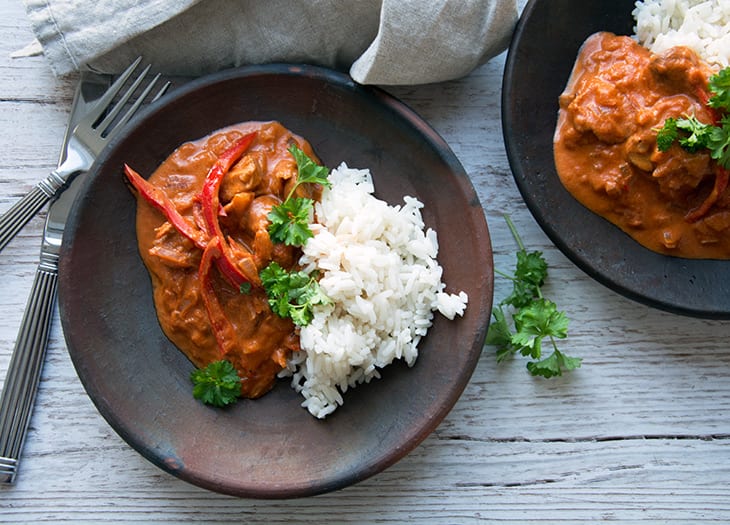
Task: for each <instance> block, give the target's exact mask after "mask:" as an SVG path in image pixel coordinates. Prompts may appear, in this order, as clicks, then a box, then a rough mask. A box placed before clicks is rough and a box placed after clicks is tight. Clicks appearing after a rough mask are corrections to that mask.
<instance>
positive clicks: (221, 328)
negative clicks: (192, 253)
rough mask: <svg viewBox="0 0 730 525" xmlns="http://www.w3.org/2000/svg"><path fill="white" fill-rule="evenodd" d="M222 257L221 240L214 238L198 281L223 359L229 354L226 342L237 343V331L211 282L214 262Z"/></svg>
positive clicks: (205, 256)
mask: <svg viewBox="0 0 730 525" xmlns="http://www.w3.org/2000/svg"><path fill="white" fill-rule="evenodd" d="M221 257H222V252H221V240H220V238H219V237H213V238H212V239H211V240H210V242H209V243H208V245H207V246H206V247H205V250H203V256H202V257H201V259H200V266H199V267H198V281H199V282H200V290H201V296H202V298H203V304H205V309H206V310H207V312H208V319H209V321H210V326H211V327H212V329H213V335H215V340H216V342H217V343H218V349H219V350H220V355H221V357H223V356H224V355H225V354H226V353H227V349H226V342H227V341H236V330H235V328H234V327H233V325H232V324H231V322H230V321H229V320H228V318H227V317H226V314H225V312H224V311H223V307H222V306H221V304H220V301H218V297H217V296H216V294H215V289H214V288H213V281H212V280H211V269H212V267H213V262H214V261H218V260H220V258H221Z"/></svg>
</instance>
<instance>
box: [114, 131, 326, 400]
mask: <svg viewBox="0 0 730 525" xmlns="http://www.w3.org/2000/svg"><path fill="white" fill-rule="evenodd" d="M252 133H253V134H254V135H250V136H249V134H252ZM292 143H295V144H297V145H298V146H299V147H300V148H301V149H302V150H303V151H304V152H305V153H306V154H307V155H309V156H310V157H311V158H313V159H316V157H315V156H314V154H313V152H312V148H311V146H310V145H309V144H308V143H307V142H306V141H305V140H304V139H302V138H301V137H299V136H297V135H294V134H293V133H291V132H290V131H288V130H287V129H285V128H284V127H283V126H282V125H281V124H279V123H276V122H268V123H261V122H249V123H243V124H239V125H235V126H232V127H229V128H225V129H222V130H219V131H217V132H214V133H213V134H211V135H210V136H208V137H205V138H202V139H200V140H195V141H191V142H187V143H185V144H182V145H181V146H180V147H179V148H178V149H177V150H175V151H174V152H173V153H172V154H171V155H170V156H169V157H168V158H167V159H166V160H165V161H164V162H163V163H162V164H161V165H160V166H159V167H158V168H157V170H156V171H155V172H154V173H153V174H152V175H151V176H150V177H149V179H148V181H147V183H146V184H145V182H144V180H143V179H142V180H140V179H141V178H140V179H136V180H135V179H133V172H132V171H131V170H130V169H129V168H127V170H128V172H127V175H128V178H130V181H132V185H133V186H134V187H135V188H136V189H137V190H138V191H137V195H138V196H137V203H138V204H137V224H136V227H137V239H138V245H139V252H140V255H141V257H142V260H143V261H144V264H145V266H146V267H147V269H148V271H149V274H150V277H151V280H152V285H153V289H154V303H155V307H156V310H157V317H158V320H159V323H160V326H161V327H162V329H163V331H164V332H165V334H166V335H167V337H168V338H169V339H170V340H171V341H172V342H173V343H174V344H175V345H176V346H177V347H178V348H180V350H181V351H182V352H184V353H185V355H187V356H188V358H189V359H190V360H191V361H192V362H193V364H195V366H197V367H204V366H206V365H208V364H209V363H211V362H213V361H218V360H220V359H227V360H229V361H231V363H232V364H233V365H234V367H235V368H236V370H237V371H238V373H239V376H240V377H241V379H242V381H241V393H242V395H243V396H244V397H249V398H256V397H259V396H261V395H263V394H265V393H266V392H267V391H268V390H270V389H271V387H272V386H273V384H274V382H275V379H276V374H277V373H278V372H279V371H280V370H281V369H282V368H283V367H284V366H285V365H286V359H287V357H288V356H289V354H290V353H291V352H292V351H296V350H299V337H298V335H297V333H296V331H295V329H294V325H293V324H292V322H291V320H289V319H283V318H281V317H279V316H278V315H276V314H274V313H273V312H272V311H271V309H270V307H269V305H268V300H267V296H266V293H265V292H264V290H263V289H262V288H261V286H260V281H259V280H258V272H259V271H260V270H261V269H263V268H264V267H266V266H267V265H268V264H269V263H270V262H271V261H276V262H277V263H279V264H280V265H281V266H282V267H284V268H286V269H291V268H292V267H294V266H295V265H296V262H297V260H298V258H299V256H300V250H299V249H298V248H294V247H291V246H285V245H283V244H279V243H273V242H272V240H271V239H270V237H269V234H268V232H267V228H268V224H269V221H268V219H267V215H268V213H269V211H270V210H271V208H272V206H275V205H277V204H280V203H281V202H282V200H283V199H285V198H286V196H287V195H288V193H289V191H290V189H291V188H292V187H293V185H294V183H295V181H296V177H297V165H296V162H295V160H294V158H293V157H292V155H291V154H290V153H289V152H288V151H287V149H288V147H289V145H290V144H292ZM236 144H239V145H240V146H243V148H241V147H239V148H238V149H239V150H240V149H244V151H243V152H242V153H241V152H240V151H238V152H236V155H235V156H234V157H231V154H230V152H231V151H232V150H233V149H235V148H236ZM232 146H233V148H232ZM239 155H240V159H237V157H238V156H239ZM227 156H228V157H229V158H228V160H229V161H230V162H233V163H232V165H231V166H230V168H229V169H225V168H224V169H223V170H222V171H221V172H220V174H221V175H222V178H220V180H219V181H218V183H217V184H216V182H215V181H212V182H211V180H210V179H211V175H212V174H214V173H215V170H216V169H218V168H220V163H221V159H225V158H227ZM231 159H233V160H231ZM230 162H229V163H230ZM217 163H218V164H217ZM206 178H208V182H207V183H206ZM206 184H208V186H209V187H208V188H207V194H206V190H204V186H206ZM154 188H156V189H157V191H161V192H162V195H159V194H158V195H156V196H155V198H156V199H157V200H156V201H155V200H154V199H153V198H152V197H150V195H149V193H154V192H155V190H154ZM318 191H319V189H318V188H316V187H314V186H313V185H311V184H303V185H301V186H299V187H298V188H297V190H296V194H297V195H298V196H306V197H310V198H317V197H318ZM162 201H164V203H165V204H164V205H163V204H160V202H162ZM152 202H154V203H155V205H153V204H152ZM206 202H207V205H208V207H209V208H210V209H212V210H214V212H213V213H211V214H210V216H206ZM165 206H167V207H168V212H167V214H166V213H165V211H164V210H165ZM170 206H171V207H173V208H174V210H172V211H171V210H169V207H170ZM208 211H210V210H208ZM175 212H176V213H175ZM171 217H173V218H171ZM211 221H213V222H214V223H216V224H215V226H213V225H211ZM176 225H177V227H176ZM181 225H182V226H184V227H185V228H184V229H187V230H188V231H187V233H188V235H187V236H186V235H183V234H181V231H180V226H181ZM224 252H225V253H224ZM227 265H228V266H227ZM236 276H238V278H239V280H237V277H236Z"/></svg>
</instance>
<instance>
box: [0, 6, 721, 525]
mask: <svg viewBox="0 0 730 525" xmlns="http://www.w3.org/2000/svg"><path fill="white" fill-rule="evenodd" d="M0 34H2V38H1V39H0V145H1V146H2V155H1V156H0V212H1V211H4V210H6V209H7V208H8V207H9V206H10V205H11V203H12V202H14V201H15V199H16V198H18V197H19V196H20V195H22V194H23V193H25V192H26V191H28V190H29V189H30V188H31V186H32V184H34V183H35V182H36V181H38V180H40V179H41V178H42V177H44V176H45V174H46V173H47V172H48V171H49V170H50V169H51V168H52V167H54V165H55V162H56V159H57V157H58V153H59V145H60V141H61V136H62V134H63V131H64V128H65V125H66V120H67V117H68V113H69V109H70V106H71V98H72V94H73V90H74V87H75V83H76V78H73V77H72V78H67V79H56V78H54V77H53V75H52V74H51V71H50V68H49V67H48V65H47V64H46V62H45V61H44V59H43V58H42V57H36V58H29V59H22V60H17V59H16V60H14V59H11V58H10V57H9V54H10V53H11V52H12V51H14V50H16V49H18V48H20V47H23V46H24V45H25V44H27V43H28V42H30V40H31V39H32V34H31V31H30V29H29V26H28V23H27V20H26V18H25V13H24V11H23V7H22V4H21V3H20V2H17V1H13V0H0ZM504 58H505V56H504V55H502V56H499V57H497V58H496V59H494V60H493V61H491V62H490V63H488V64H487V65H485V66H483V67H481V68H480V69H478V70H477V71H475V72H474V73H473V74H472V75H470V76H469V77H467V78H464V79H462V80H458V81H454V82H447V83H443V84H438V85H429V86H421V87H409V88H398V89H391V90H390V91H391V92H392V93H393V94H395V95H396V96H398V97H399V98H401V99H403V100H404V101H405V102H407V103H408V104H410V105H411V106H412V107H413V108H414V109H415V110H416V111H417V112H418V113H420V114H421V115H422V116H423V117H424V118H425V119H426V120H428V121H429V122H430V123H431V124H432V125H433V126H434V127H435V128H436V129H437V130H438V131H439V132H440V133H441V134H442V135H443V137H444V138H445V139H446V140H447V141H448V142H449V144H450V145H451V147H452V148H453V150H454V151H455V153H456V154H457V156H458V157H459V158H460V160H461V161H462V163H463V165H464V166H465V168H466V170H467V171H468V172H469V174H470V175H471V177H472V180H473V182H474V185H475V186H476V188H477V191H478V193H479V196H480V198H481V200H482V203H483V205H484V208H485V211H486V215H487V220H488V223H489V225H490V230H491V234H492V242H493V247H494V253H495V263H496V266H497V267H499V268H503V269H511V268H512V265H513V258H514V255H513V253H514V249H515V246H514V243H513V241H512V238H511V236H510V234H509V231H508V230H507V228H506V226H505V224H504V222H503V221H502V218H501V216H502V214H503V213H509V214H510V215H511V216H512V218H513V220H514V221H515V223H516V225H517V227H518V229H519V230H520V232H521V233H522V236H523V238H524V240H525V242H526V244H527V245H528V247H530V248H534V249H541V250H543V251H544V253H545V256H546V258H547V260H548V262H549V264H550V267H551V277H550V280H549V282H548V284H547V287H546V292H547V293H548V294H549V295H550V296H552V297H553V298H554V299H555V300H556V301H557V302H558V304H559V306H561V307H562V308H563V309H564V310H566V312H567V314H568V315H569V317H570V318H571V319H572V322H571V325H570V337H569V339H568V340H567V341H566V342H565V343H564V345H563V347H564V350H565V351H566V352H567V353H569V354H571V355H576V356H581V357H583V358H584V362H583V367H582V368H581V369H580V370H578V371H576V372H573V373H570V374H568V375H566V376H563V377H561V378H557V379H552V380H549V381H546V380H541V379H535V378H532V377H531V376H530V375H529V374H528V373H527V372H526V370H525V362H524V360H522V359H516V360H514V361H511V362H507V363H503V364H501V365H497V363H496V361H495V358H494V350H493V349H490V348H486V349H485V351H484V353H483V355H482V358H481V360H480V362H479V365H478V367H477V369H476V371H475V373H474V375H473V378H472V380H471V382H470V384H469V385H468V386H467V388H466V391H465V392H464V394H463V396H462V398H461V399H460V401H459V402H458V403H457V405H456V406H455V408H454V409H453V411H452V412H451V413H450V414H449V415H448V416H447V418H446V419H445V421H444V422H443V423H442V424H441V425H440V426H439V428H438V429H437V430H436V431H435V432H434V433H433V434H432V435H431V436H430V437H428V438H427V439H426V440H425V441H424V442H423V443H422V444H421V445H420V446H419V447H417V448H416V450H414V451H413V452H412V453H411V454H409V455H408V456H407V457H405V458H404V459H403V460H401V461H400V462H399V463H397V464H396V465H394V466H393V467H391V468H390V469H388V470H386V471H385V472H383V473H381V474H379V475H376V476H374V477H372V478H370V479H368V480H365V481H364V482H361V483H360V484H357V485H355V486H352V487H349V488H346V489H344V490H341V491H338V492H335V493H331V494H326V495H322V496H317V497H313V498H306V499H299V500H291V501H258V500H246V499H236V498H232V497H228V496H223V495H219V494H215V493H210V492H207V491H205V490H202V489H199V488H197V487H194V486H191V485H189V484H187V483H185V482H183V481H180V480H178V479H176V478H174V477H172V476H170V475H168V474H166V473H165V472H163V471H161V470H159V469H158V468H157V467H155V466H153V465H152V464H151V463H149V462H147V460H145V459H144V458H142V457H141V456H140V455H138V454H137V453H136V452H135V451H133V450H132V449H131V448H130V447H129V446H127V445H126V443H125V442H124V441H122V439H121V438H119V437H118V436H117V435H116V433H115V432H114V431H113V430H112V429H111V428H110V427H109V425H108V424H107V423H106V421H105V420H104V419H103V418H102V417H101V416H100V415H99V414H98V412H97V411H96V409H95V408H94V406H93V405H92V403H91V401H90V400H89V398H88V397H87V395H86V393H85V391H84V389H83V387H82V385H81V383H80V382H79V380H78V377H77V376H76V372H75V371H74V368H73V366H72V364H71V361H70V359H69V356H68V354H67V352H66V348H65V344H64V340H63V335H62V332H61V326H60V322H59V319H58V315H56V316H55V318H54V321H53V327H52V332H51V336H50V343H49V349H48V354H47V359H46V365H45V368H44V371H43V375H42V378H41V382H40V387H39V392H38V398H37V405H36V409H35V412H34V415H33V418H32V421H31V424H30V430H29V433H28V437H27V440H26V444H25V449H24V453H23V460H22V463H21V466H20V473H19V475H18V479H17V483H16V485H15V486H12V487H0V522H4V523H5V522H7V523H24V522H65V523H82V522H88V523H100V522H102V521H113V522H125V523H127V522H135V523H149V522H153V521H154V522H176V523H179V522H192V521H196V522H203V523H244V522H245V523H267V524H268V523H297V522H298V523H312V524H320V523H329V522H340V523H374V522H378V523H405V522H408V523H418V524H424V523H439V524H441V523H490V522H496V523H501V522H516V523H538V522H539V523H553V522H561V523H586V522H588V521H591V520H595V521H599V520H605V521H618V522H644V523H667V522H670V523H692V524H696V523H707V522H713V523H728V522H730V381H729V380H728V373H729V372H730V323H729V322H718V321H704V320H698V319H691V318H685V317H679V316H676V315H672V314H669V313H664V312H660V311H656V310H652V309H649V308H647V307H645V306H642V305H640V304H637V303H634V302H632V301H630V300H628V299H625V298H623V297H621V296H619V295H617V294H616V293H614V292H612V291H610V290H608V289H606V288H604V287H603V286H601V285H599V284H597V283H596V282H594V281H593V280H591V279H590V278H589V277H587V276H586V275H585V274H584V273H582V272H581V271H580V270H579V269H577V268H576V267H575V266H574V265H573V264H572V263H570V262H569V261H568V260H567V259H566V258H565V257H564V256H563V255H562V254H561V253H560V252H559V251H558V250H557V249H556V248H555V247H554V246H553V245H552V244H551V243H550V242H549V240H548V239H547V238H546V236H545V235H544V234H543V233H542V231H541V230H540V229H539V227H538V226H537V224H536V223H535V222H534V220H533V219H532V216H531V215H530V213H529V211H528V210H527V208H526V207H525V205H524V203H523V201H522V200H521V198H520V195H519V193H518V191H517V189H516V187H515V184H514V182H513V179H512V176H511V173H510V169H509V166H508V163H507V158H506V155H505V152H504V145H503V141H502V132H501V125H500V114H499V104H500V102H499V101H500V89H501V77H502V68H503V65H504ZM42 226H43V214H41V216H39V217H37V218H36V219H34V220H33V221H32V222H31V223H30V224H29V225H28V226H26V228H25V229H24V230H23V231H22V233H21V234H20V236H19V237H17V238H16V239H15V240H13V241H12V242H11V243H10V244H9V245H8V246H7V247H6V248H5V250H4V251H3V252H1V253H0V371H1V375H0V377H4V374H5V370H6V369H7V366H8V362H9V360H10V353H11V349H12V347H13V344H14V341H15V337H16V334H17V329H18V325H19V323H20V319H21V316H22V312H23V309H24V306H25V302H26V298H27V295H28V292H29V289H30V285H31V282H32V279H33V273H34V271H35V267H36V264H37V261H38V252H39V246H40V235H41V229H42ZM508 289H509V285H508V284H507V283H506V282H505V281H504V280H502V279H500V278H497V285H496V292H495V298H496V299H497V300H499V299H501V298H502V297H504V295H505V294H507V293H508ZM0 381H1V379H0Z"/></svg>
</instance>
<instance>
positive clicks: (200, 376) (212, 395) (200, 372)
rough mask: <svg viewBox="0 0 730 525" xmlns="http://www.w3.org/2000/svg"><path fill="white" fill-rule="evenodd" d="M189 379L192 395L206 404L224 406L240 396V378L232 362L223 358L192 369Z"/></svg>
mask: <svg viewBox="0 0 730 525" xmlns="http://www.w3.org/2000/svg"><path fill="white" fill-rule="evenodd" d="M190 380H191V381H192V382H193V397H194V398H195V399H199V400H200V401H202V402H203V403H206V404H208V405H213V406H217V407H225V406H227V405H230V404H231V403H235V402H236V400H237V399H238V398H239V397H240V396H241V378H240V377H238V373H237V372H236V369H235V368H234V367H233V364H231V362H230V361H226V360H225V359H224V360H221V361H214V362H212V363H210V364H209V365H208V366H206V367H205V368H197V369H195V370H193V371H192V372H191V373H190Z"/></svg>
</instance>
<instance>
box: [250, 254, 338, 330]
mask: <svg viewBox="0 0 730 525" xmlns="http://www.w3.org/2000/svg"><path fill="white" fill-rule="evenodd" d="M259 276H260V277H261V284H262V285H263V287H264V290H266V295H268V297H269V306H271V310H272V311H273V312H274V313H275V314H277V315H279V316H280V317H289V318H291V320H292V321H294V324H296V325H297V326H306V325H308V324H309V323H310V322H311V321H312V318H313V316H314V313H313V311H312V308H313V307H314V305H316V304H329V303H330V302H331V299H330V298H329V297H327V296H326V295H325V294H324V292H322V288H320V286H319V283H318V282H317V276H316V274H307V273H305V272H303V271H291V272H288V271H286V270H285V269H284V268H282V267H281V266H280V265H279V264H278V263H276V262H272V263H270V264H269V265H268V266H267V267H266V268H264V269H263V270H261V273H260V274H259Z"/></svg>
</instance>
